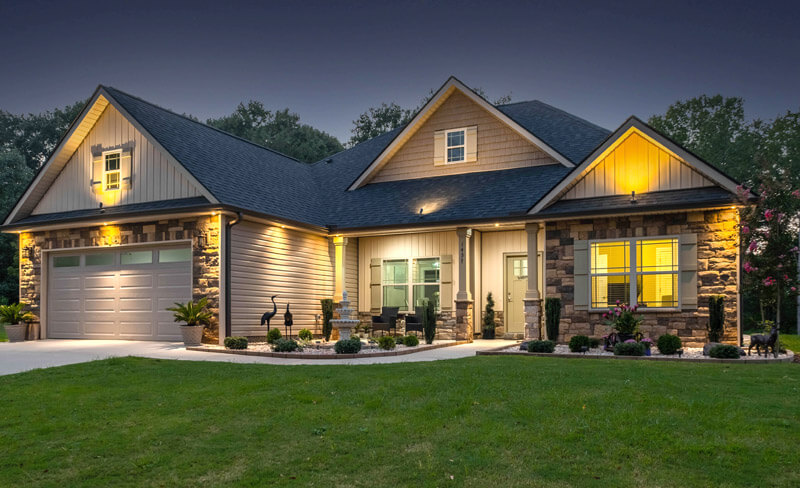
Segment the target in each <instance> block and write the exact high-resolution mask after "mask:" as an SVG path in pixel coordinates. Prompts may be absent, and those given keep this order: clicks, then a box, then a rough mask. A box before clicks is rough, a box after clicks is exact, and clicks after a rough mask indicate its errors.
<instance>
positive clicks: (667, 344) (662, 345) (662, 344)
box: [656, 334, 681, 355]
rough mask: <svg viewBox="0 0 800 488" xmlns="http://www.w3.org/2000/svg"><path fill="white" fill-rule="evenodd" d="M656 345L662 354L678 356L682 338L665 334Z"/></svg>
mask: <svg viewBox="0 0 800 488" xmlns="http://www.w3.org/2000/svg"><path fill="white" fill-rule="evenodd" d="M656 345H657V346H658V352H660V353H661V354H666V355H670V354H676V353H677V352H678V349H680V348H681V338H680V337H678V336H676V335H672V334H664V335H662V336H661V337H659V338H658V342H657V343H656Z"/></svg>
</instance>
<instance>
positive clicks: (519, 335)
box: [503, 332, 525, 341]
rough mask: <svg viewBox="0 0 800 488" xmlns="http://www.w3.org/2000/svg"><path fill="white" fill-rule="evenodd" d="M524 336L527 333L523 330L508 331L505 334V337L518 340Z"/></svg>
mask: <svg viewBox="0 0 800 488" xmlns="http://www.w3.org/2000/svg"><path fill="white" fill-rule="evenodd" d="M524 338H525V335H524V334H523V333H521V332H506V333H505V334H503V339H505V340H510V341H516V340H519V339H524Z"/></svg>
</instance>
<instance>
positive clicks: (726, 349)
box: [708, 344, 740, 359]
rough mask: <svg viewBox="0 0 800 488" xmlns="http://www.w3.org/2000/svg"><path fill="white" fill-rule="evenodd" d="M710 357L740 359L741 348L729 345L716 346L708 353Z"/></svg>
mask: <svg viewBox="0 0 800 488" xmlns="http://www.w3.org/2000/svg"><path fill="white" fill-rule="evenodd" d="M708 355H709V356H711V357H712V358H717V359H739V357H740V355H739V348H738V347H736V346H731V345H728V344H720V345H718V346H714V347H712V348H711V350H710V351H708Z"/></svg>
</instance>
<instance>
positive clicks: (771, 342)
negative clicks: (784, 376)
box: [747, 325, 778, 357]
mask: <svg viewBox="0 0 800 488" xmlns="http://www.w3.org/2000/svg"><path fill="white" fill-rule="evenodd" d="M777 342H778V328H777V327H776V326H774V325H773V326H772V330H771V331H770V333H769V335H764V334H756V335H751V336H750V347H748V348H747V355H748V356H749V355H750V350H751V349H753V346H756V354H758V355H759V356H761V348H762V347H763V348H764V357H767V354H768V353H769V348H772V354H773V355H774V356H775V357H778V351H777V350H776V349H775V344H776V343H777Z"/></svg>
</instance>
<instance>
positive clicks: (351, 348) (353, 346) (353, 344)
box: [333, 337, 361, 354]
mask: <svg viewBox="0 0 800 488" xmlns="http://www.w3.org/2000/svg"><path fill="white" fill-rule="evenodd" d="M333 350H334V351H335V352H336V354H356V353H358V351H360V350H361V340H360V339H357V338H355V337H351V338H350V339H342V340H341V341H338V342H337V343H336V344H334V345H333Z"/></svg>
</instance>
